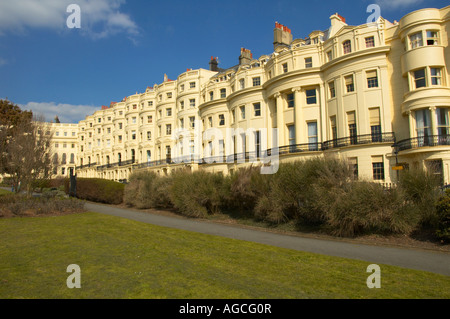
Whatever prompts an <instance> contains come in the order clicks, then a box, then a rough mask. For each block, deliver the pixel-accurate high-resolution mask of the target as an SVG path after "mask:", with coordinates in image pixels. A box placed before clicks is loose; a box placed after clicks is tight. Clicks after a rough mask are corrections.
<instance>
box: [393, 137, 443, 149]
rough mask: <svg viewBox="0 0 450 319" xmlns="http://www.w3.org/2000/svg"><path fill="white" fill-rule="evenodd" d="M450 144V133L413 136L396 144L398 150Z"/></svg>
mask: <svg viewBox="0 0 450 319" xmlns="http://www.w3.org/2000/svg"><path fill="white" fill-rule="evenodd" d="M445 145H450V135H429V136H419V137H413V138H409V139H406V140H402V141H399V142H397V143H395V144H394V147H396V150H397V151H398V152H401V151H405V150H410V149H414V148H420V147H433V146H445Z"/></svg>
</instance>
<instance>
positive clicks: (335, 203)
mask: <svg viewBox="0 0 450 319" xmlns="http://www.w3.org/2000/svg"><path fill="white" fill-rule="evenodd" d="M316 191H318V192H320V193H321V194H323V195H322V197H320V198H318V197H316V198H317V200H318V201H317V203H316V205H317V208H318V209H319V210H321V211H323V212H324V214H325V216H326V225H327V228H328V229H330V231H331V232H332V233H333V234H334V235H337V236H346V237H354V236H358V235H361V234H364V233H368V232H376V233H401V234H409V233H411V232H412V231H413V230H414V228H415V227H416V225H417V222H418V210H417V209H416V208H415V206H414V205H413V204H412V203H408V202H406V201H405V200H404V196H403V194H401V192H400V191H399V190H395V189H394V190H386V189H384V187H383V186H382V185H380V184H377V183H374V182H367V181H350V182H348V183H347V184H346V185H345V186H344V187H336V186H334V187H332V188H329V189H327V191H326V192H324V189H323V188H322V187H316Z"/></svg>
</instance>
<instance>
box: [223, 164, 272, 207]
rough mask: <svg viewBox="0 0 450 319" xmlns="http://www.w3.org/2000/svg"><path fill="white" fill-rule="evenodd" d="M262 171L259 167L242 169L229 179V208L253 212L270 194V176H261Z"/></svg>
mask: <svg viewBox="0 0 450 319" xmlns="http://www.w3.org/2000/svg"><path fill="white" fill-rule="evenodd" d="M260 169H261V168H260V167H257V166H250V167H246V168H242V169H239V170H238V171H236V172H235V173H233V174H232V175H231V176H230V177H229V181H228V182H229V198H228V201H227V203H228V206H229V208H235V209H238V210H240V211H241V212H242V211H251V212H253V211H254V210H255V207H256V205H257V203H258V200H259V199H260V198H262V197H265V196H267V195H268V194H269V193H270V184H269V180H270V176H268V175H261V173H260Z"/></svg>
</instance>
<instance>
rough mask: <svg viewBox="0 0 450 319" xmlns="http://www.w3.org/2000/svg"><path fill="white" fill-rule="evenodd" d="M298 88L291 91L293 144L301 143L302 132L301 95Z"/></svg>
mask: <svg viewBox="0 0 450 319" xmlns="http://www.w3.org/2000/svg"><path fill="white" fill-rule="evenodd" d="M300 90H301V88H300V87H296V88H293V89H292V92H294V102H295V105H294V113H295V119H294V123H295V144H301V143H302V132H303V109H302V104H301V103H300V100H301V95H300Z"/></svg>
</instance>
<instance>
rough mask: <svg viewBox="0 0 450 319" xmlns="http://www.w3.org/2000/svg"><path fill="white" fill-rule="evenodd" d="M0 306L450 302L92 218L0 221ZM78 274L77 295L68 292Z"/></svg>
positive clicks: (306, 260) (284, 255)
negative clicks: (56, 301)
mask: <svg viewBox="0 0 450 319" xmlns="http://www.w3.org/2000/svg"><path fill="white" fill-rule="evenodd" d="M0 238H2V244H1V245H0V298H1V299H10V298H13V299H16V298H27V299H28V298H30V299H34V298H40V299H49V298H52V299H53V298H63V299H71V298H103V299H110V298H115V299H122V298H152V299H157V298H164V299H165V298H174V299H185V298H189V299H197V298H198V299H203V298H208V299H217V298H220V299H222V298H224V299H237V298H243V299H248V298H251V299H258V298H269V299H301V298H316V299H319V298H443V299H448V298H450V277H448V276H443V275H438V274H432V273H428V272H423V271H416V270H408V269H403V268H399V267H393V266H387V265H380V266H381V289H368V288H367V285H366V279H367V277H368V276H369V274H368V273H366V269H367V266H368V265H369V263H367V262H362V261H356V260H351V259H344V258H337V257H329V256H323V255H318V254H311V253H304V252H299V251H294V250H289V249H282V248H276V247H272V246H267V245H262V244H257V243H250V242H245V241H239V240H233V239H226V238H222V237H217V236H211V235H205V234H197V233H192V232H188V231H182V230H175V229H169V228H164V227H159V226H153V225H149V224H145V223H139V222H135V221H131V220H127V219H123V218H118V217H113V216H106V215H101V214H97V213H79V214H73V215H66V216H58V217H39V218H10V219H0ZM70 264H77V265H79V266H80V268H81V289H69V288H67V286H66V280H67V277H68V276H69V275H70V273H67V272H66V269H67V266H68V265H70Z"/></svg>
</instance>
